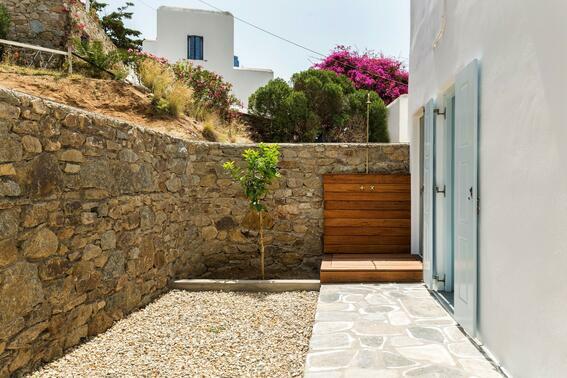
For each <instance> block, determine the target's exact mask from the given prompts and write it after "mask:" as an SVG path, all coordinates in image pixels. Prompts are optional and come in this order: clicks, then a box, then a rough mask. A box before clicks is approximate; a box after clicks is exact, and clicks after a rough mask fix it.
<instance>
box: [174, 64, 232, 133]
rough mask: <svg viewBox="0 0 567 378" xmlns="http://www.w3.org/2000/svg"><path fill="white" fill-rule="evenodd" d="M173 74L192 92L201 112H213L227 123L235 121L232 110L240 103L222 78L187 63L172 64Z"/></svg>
mask: <svg viewBox="0 0 567 378" xmlns="http://www.w3.org/2000/svg"><path fill="white" fill-rule="evenodd" d="M173 72H174V73H175V76H176V78H177V79H178V80H181V81H183V82H184V83H185V84H186V85H187V86H188V87H189V88H191V89H192V90H193V99H194V102H195V104H196V105H197V106H198V107H199V108H200V109H201V111H203V110H207V111H209V112H214V113H216V114H218V115H219V117H221V119H222V120H224V121H226V122H228V123H230V122H231V121H233V120H235V118H236V117H237V114H238V113H237V112H236V111H234V109H233V108H234V107H235V106H238V105H240V101H238V99H237V98H236V97H234V96H233V95H232V93H231V90H232V84H230V83H228V82H226V81H224V80H223V78H222V76H220V75H218V74H216V73H214V72H211V71H208V70H206V69H204V68H202V67H201V66H198V65H193V64H191V63H189V62H188V61H182V62H178V63H176V64H174V65H173Z"/></svg>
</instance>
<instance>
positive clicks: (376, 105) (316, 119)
mask: <svg viewBox="0 0 567 378" xmlns="http://www.w3.org/2000/svg"><path fill="white" fill-rule="evenodd" d="M291 81H292V85H293V86H290V85H288V84H287V83H286V82H285V81H284V80H282V79H275V80H272V81H270V82H269V83H268V84H266V85H265V86H263V87H261V88H259V89H258V90H257V91H256V92H255V93H253V94H252V95H251V96H250V99H249V101H248V109H249V112H250V113H251V114H252V115H254V116H256V117H257V118H256V119H255V120H254V121H252V122H251V123H252V124H251V126H252V128H253V129H254V131H255V132H256V133H258V134H259V135H260V137H261V138H262V140H265V141H269V142H315V141H323V142H366V119H367V117H366V114H367V99H368V93H369V92H368V91H364V90H356V89H355V88H354V87H353V85H352V83H351V82H350V80H348V79H347V78H345V77H343V76H339V75H337V74H335V73H334V72H330V71H322V70H307V71H304V72H299V73H297V74H295V75H293V77H292V80H291ZM370 101H371V103H370V128H369V131H370V133H369V134H370V138H369V139H370V141H371V142H387V141H388V129H387V110H386V107H385V105H384V103H383V101H382V100H381V99H380V98H379V97H378V95H377V94H376V93H374V92H370Z"/></svg>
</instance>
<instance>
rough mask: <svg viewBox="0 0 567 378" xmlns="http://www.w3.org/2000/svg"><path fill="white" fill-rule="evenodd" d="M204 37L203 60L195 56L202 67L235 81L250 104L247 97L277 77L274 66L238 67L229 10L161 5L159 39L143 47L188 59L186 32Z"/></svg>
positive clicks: (237, 90)
mask: <svg viewBox="0 0 567 378" xmlns="http://www.w3.org/2000/svg"><path fill="white" fill-rule="evenodd" d="M188 35H198V36H202V37H203V41H204V43H203V45H204V48H203V60H194V61H192V62H193V63H194V64H198V65H200V66H202V67H203V68H205V69H207V70H210V71H213V72H216V73H218V74H220V75H221V76H222V77H223V78H224V79H225V80H227V81H228V82H230V83H232V85H233V93H234V94H235V96H236V97H237V98H238V99H240V101H242V103H243V105H244V107H247V105H248V97H249V96H250V95H251V94H252V93H253V92H254V91H255V90H256V89H257V88H258V87H260V86H262V85H265V84H266V83H267V82H268V81H270V80H271V79H273V78H274V73H273V71H272V70H268V69H265V70H261V69H247V68H244V67H241V68H238V69H235V68H234V67H233V65H234V17H233V16H232V14H230V13H229V12H213V11H206V10H200V9H188V8H177V7H168V6H161V7H159V8H158V10H157V36H156V40H155V41H154V40H145V41H144V43H143V49H144V51H147V52H150V53H152V54H155V55H157V56H160V57H164V58H166V59H167V60H169V61H170V62H177V61H179V60H182V59H187V36H188Z"/></svg>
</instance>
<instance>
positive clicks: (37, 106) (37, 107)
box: [31, 98, 48, 115]
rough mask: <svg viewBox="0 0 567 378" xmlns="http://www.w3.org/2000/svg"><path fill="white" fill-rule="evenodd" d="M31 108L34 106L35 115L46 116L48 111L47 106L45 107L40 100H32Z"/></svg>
mask: <svg viewBox="0 0 567 378" xmlns="http://www.w3.org/2000/svg"><path fill="white" fill-rule="evenodd" d="M31 106H32V111H33V112H34V113H35V114H39V115H44V114H45V113H47V110H48V109H47V106H46V105H45V103H44V102H43V100H41V99H39V98H38V99H34V100H32V102H31Z"/></svg>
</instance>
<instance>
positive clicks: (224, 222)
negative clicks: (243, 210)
mask: <svg viewBox="0 0 567 378" xmlns="http://www.w3.org/2000/svg"><path fill="white" fill-rule="evenodd" d="M215 226H216V227H217V230H230V229H233V228H235V227H236V226H237V224H236V222H235V221H234V219H233V218H232V217H222V218H221V219H219V220H218V221H216V222H215Z"/></svg>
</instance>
